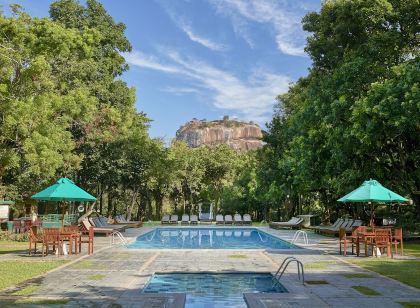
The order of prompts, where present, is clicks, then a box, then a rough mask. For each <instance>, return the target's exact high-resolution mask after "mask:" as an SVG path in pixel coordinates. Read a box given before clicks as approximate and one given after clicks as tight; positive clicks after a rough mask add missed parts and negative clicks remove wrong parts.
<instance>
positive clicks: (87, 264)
mask: <svg viewBox="0 0 420 308" xmlns="http://www.w3.org/2000/svg"><path fill="white" fill-rule="evenodd" d="M71 268H74V269H106V268H107V264H106V263H104V262H98V261H96V260H82V261H79V262H77V263H75V264H73V265H72V266H71Z"/></svg>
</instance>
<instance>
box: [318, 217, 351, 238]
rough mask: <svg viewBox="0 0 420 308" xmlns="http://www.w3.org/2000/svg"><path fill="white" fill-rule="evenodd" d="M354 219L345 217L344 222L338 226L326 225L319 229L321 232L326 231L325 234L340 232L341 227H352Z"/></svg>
mask: <svg viewBox="0 0 420 308" xmlns="http://www.w3.org/2000/svg"><path fill="white" fill-rule="evenodd" d="M353 222H354V220H353V219H348V218H346V219H344V221H343V223H342V224H341V225H338V226H337V227H333V226H331V227H325V228H322V229H320V230H319V232H320V233H324V234H338V233H339V232H340V229H341V228H344V229H346V228H350V227H351V225H352V224H353Z"/></svg>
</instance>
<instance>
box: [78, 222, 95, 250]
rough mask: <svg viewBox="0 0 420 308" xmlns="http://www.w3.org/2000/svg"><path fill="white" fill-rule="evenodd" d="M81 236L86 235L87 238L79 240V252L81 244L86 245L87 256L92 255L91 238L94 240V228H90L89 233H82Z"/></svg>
mask: <svg viewBox="0 0 420 308" xmlns="http://www.w3.org/2000/svg"><path fill="white" fill-rule="evenodd" d="M83 234H86V235H88V236H87V237H83V236H82V237H81V238H80V239H79V251H82V243H87V244H88V254H89V255H90V254H92V253H93V238H94V234H95V231H94V228H93V227H92V226H91V227H90V228H89V231H88V232H87V233H86V232H83Z"/></svg>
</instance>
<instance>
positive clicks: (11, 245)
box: [0, 241, 29, 255]
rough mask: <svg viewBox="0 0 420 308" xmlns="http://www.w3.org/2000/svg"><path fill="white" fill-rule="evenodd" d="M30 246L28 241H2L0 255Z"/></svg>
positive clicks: (0, 242)
mask: <svg viewBox="0 0 420 308" xmlns="http://www.w3.org/2000/svg"><path fill="white" fill-rule="evenodd" d="M28 247H29V243H28V242H15V241H0V255H4V254H6V253H11V252H18V251H22V250H26V249H28Z"/></svg>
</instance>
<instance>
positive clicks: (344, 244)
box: [338, 228, 347, 256]
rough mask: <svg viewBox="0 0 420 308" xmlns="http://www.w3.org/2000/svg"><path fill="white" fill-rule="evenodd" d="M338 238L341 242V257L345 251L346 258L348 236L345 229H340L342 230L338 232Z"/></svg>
mask: <svg viewBox="0 0 420 308" xmlns="http://www.w3.org/2000/svg"><path fill="white" fill-rule="evenodd" d="M338 238H339V241H340V255H341V252H342V251H344V256H346V255H347V234H346V229H345V228H340V230H339V231H338ZM342 248H343V249H342Z"/></svg>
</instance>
